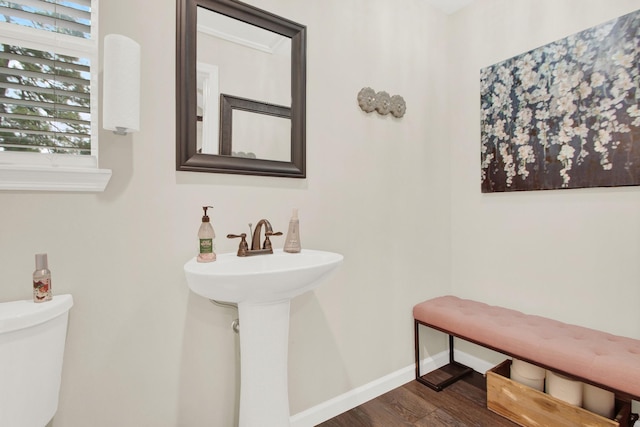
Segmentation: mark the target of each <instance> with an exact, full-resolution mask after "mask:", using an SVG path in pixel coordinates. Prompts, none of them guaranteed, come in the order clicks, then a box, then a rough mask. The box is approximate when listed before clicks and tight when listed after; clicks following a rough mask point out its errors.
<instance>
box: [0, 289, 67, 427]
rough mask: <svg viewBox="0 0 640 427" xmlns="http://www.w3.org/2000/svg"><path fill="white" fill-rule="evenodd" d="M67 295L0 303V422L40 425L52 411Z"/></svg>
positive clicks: (59, 371)
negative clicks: (46, 300) (37, 300)
mask: <svg viewBox="0 0 640 427" xmlns="http://www.w3.org/2000/svg"><path fill="white" fill-rule="evenodd" d="M72 305H73V298H72V297H71V295H56V296H54V297H53V299H52V300H51V301H48V302H43V303H38V304H36V303H34V302H33V301H12V302H5V303H0V426H6V427H9V426H11V427H44V426H45V425H46V424H47V423H48V422H49V421H51V419H52V418H53V415H54V414H55V413H56V409H57V408H58V393H59V391H60V380H61V375H62V358H63V356H64V344H65V340H66V336H67V321H68V319H69V309H70V308H71V306H72Z"/></svg>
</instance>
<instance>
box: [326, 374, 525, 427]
mask: <svg viewBox="0 0 640 427" xmlns="http://www.w3.org/2000/svg"><path fill="white" fill-rule="evenodd" d="M319 426H321V427H365V426H366V427H391V426H394V427H396V426H398V427H400V426H412V427H471V426H473V427H514V426H517V424H514V423H512V422H511V421H509V420H507V419H506V418H503V417H501V416H500V415H498V414H495V413H493V412H491V411H489V410H488V409H487V407H486V392H485V380H484V377H483V376H482V375H481V374H479V373H477V372H474V373H473V374H471V375H469V376H468V377H466V378H464V379H462V380H460V381H458V382H457V383H455V384H452V385H451V386H449V387H447V388H446V389H445V390H443V391H441V392H436V391H434V390H432V389H430V388H429V387H426V386H424V385H423V384H420V383H419V382H417V381H411V382H409V383H407V384H405V385H403V386H401V387H398V388H397V389H394V390H391V391H390V392H388V393H385V394H383V395H382V396H379V397H377V398H375V399H373V400H370V401H369V402H366V403H364V404H363V405H360V406H358V407H357V408H354V409H352V410H350V411H347V412H345V413H344V414H341V415H338V416H337V417H335V418H332V419H331V420H328V421H326V422H324V423H322V424H320V425H319Z"/></svg>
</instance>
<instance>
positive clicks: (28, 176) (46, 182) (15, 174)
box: [0, 165, 111, 192]
mask: <svg viewBox="0 0 640 427" xmlns="http://www.w3.org/2000/svg"><path fill="white" fill-rule="evenodd" d="M110 178H111V171H110V170H109V169H97V168H71V167H50V166H33V165H32V166H9V165H0V190H33V191H90V192H100V191H104V189H105V188H106V187H107V184H108V183H109V179H110Z"/></svg>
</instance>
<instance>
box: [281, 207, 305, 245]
mask: <svg viewBox="0 0 640 427" xmlns="http://www.w3.org/2000/svg"><path fill="white" fill-rule="evenodd" d="M300 250H301V247H300V220H299V219H298V209H294V210H293V214H292V215H291V220H290V221H289V231H287V238H286V240H285V242H284V251H285V252H289V253H298V252H300Z"/></svg>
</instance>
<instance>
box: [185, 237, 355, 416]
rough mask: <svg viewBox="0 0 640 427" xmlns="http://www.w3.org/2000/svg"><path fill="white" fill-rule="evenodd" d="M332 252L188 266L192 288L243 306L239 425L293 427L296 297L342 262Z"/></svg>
mask: <svg viewBox="0 0 640 427" xmlns="http://www.w3.org/2000/svg"><path fill="white" fill-rule="evenodd" d="M342 259H343V256H342V255H340V254H336V253H332V252H323V251H315V250H310V249H303V250H302V252H300V253H297V254H290V253H286V252H283V251H282V250H275V251H274V253H273V254H269V255H254V256H250V257H238V256H237V255H236V254H235V253H233V254H222V255H218V257H217V260H216V261H214V262H210V263H198V262H197V261H196V259H195V258H193V259H191V260H189V261H188V262H187V263H186V264H185V265H184V271H185V274H186V276H187V283H188V285H189V288H190V289H191V290H192V291H193V292H194V293H196V294H198V295H200V296H202V297H205V298H208V299H212V300H217V301H226V302H233V303H237V304H238V316H239V318H240V414H239V424H238V425H239V427H286V426H290V415H289V395H288V380H287V351H288V345H289V307H290V302H291V298H293V297H295V296H297V295H300V294H302V293H304V292H307V291H310V290H311V289H314V288H316V287H317V286H318V285H319V284H320V283H321V282H322V279H324V278H326V277H327V276H328V275H329V274H330V273H331V272H332V271H333V270H334V269H335V268H336V267H338V266H339V265H340V264H341V263H342Z"/></svg>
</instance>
